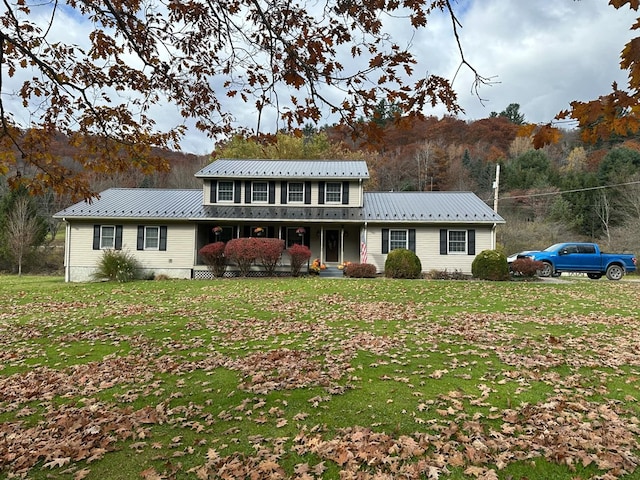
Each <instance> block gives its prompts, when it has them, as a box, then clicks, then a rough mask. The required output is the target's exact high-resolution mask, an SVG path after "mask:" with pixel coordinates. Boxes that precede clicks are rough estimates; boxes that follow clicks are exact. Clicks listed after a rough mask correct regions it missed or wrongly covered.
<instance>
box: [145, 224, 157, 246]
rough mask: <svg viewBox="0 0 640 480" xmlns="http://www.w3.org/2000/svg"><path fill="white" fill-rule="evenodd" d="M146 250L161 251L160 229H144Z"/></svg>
mask: <svg viewBox="0 0 640 480" xmlns="http://www.w3.org/2000/svg"><path fill="white" fill-rule="evenodd" d="M144 249H145V250H159V249H160V227H144Z"/></svg>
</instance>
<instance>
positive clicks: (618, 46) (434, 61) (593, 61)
mask: <svg viewBox="0 0 640 480" xmlns="http://www.w3.org/2000/svg"><path fill="white" fill-rule="evenodd" d="M308 3H309V5H316V6H317V5H319V4H322V2H318V1H316V0H310V1H309V2H308ZM454 6H455V8H456V14H457V15H458V18H459V20H460V22H461V24H462V27H461V28H460V31H459V34H460V39H461V42H462V47H463V49H464V54H465V57H466V59H467V61H468V62H469V63H471V64H472V65H473V66H474V68H476V70H477V71H478V73H480V74H481V75H483V76H484V77H488V78H491V80H492V85H491V86H484V87H482V88H481V89H480V91H479V95H480V97H481V98H478V96H476V95H475V93H474V92H473V91H472V81H473V76H472V75H471V72H470V71H469V70H468V69H465V68H464V67H463V68H462V69H461V70H460V71H459V72H458V74H457V75H456V72H457V70H458V67H459V65H460V54H459V52H458V49H457V45H456V43H455V40H454V37H453V34H452V30H451V20H450V18H449V17H448V16H447V15H444V14H437V15H434V16H432V17H430V18H429V26H428V28H427V29H426V30H424V31H422V32H421V33H420V34H418V35H416V36H414V35H413V34H414V32H408V31H406V23H403V24H402V25H403V28H397V27H396V25H397V22H396V21H394V20H393V19H386V20H385V21H384V25H385V28H386V29H388V31H389V32H390V33H391V34H392V35H393V36H394V38H395V39H396V40H397V41H398V42H399V43H400V44H401V45H405V44H410V49H411V51H412V53H414V55H415V56H416V57H417V59H418V60H419V62H420V63H419V65H418V66H417V67H416V74H419V75H425V74H436V75H440V76H443V77H445V78H448V79H454V77H455V82H454V88H455V89H456V91H457V92H458V96H459V103H460V105H461V106H462V108H463V109H464V110H465V113H464V114H463V115H460V117H461V118H463V119H465V120H475V119H480V118H486V117H488V116H489V115H490V113H491V112H493V111H495V112H500V111H502V110H504V108H505V107H506V106H507V105H509V104H510V103H518V104H520V112H521V113H523V114H524V115H525V119H526V120H527V121H529V122H536V123H541V122H544V123H546V122H549V121H551V120H552V119H553V117H554V116H555V114H556V113H558V112H559V111H560V110H563V109H566V108H568V106H569V102H570V101H572V100H590V99H594V98H597V97H598V96H600V95H603V94H606V93H608V92H609V91H610V89H611V84H612V82H614V81H617V82H618V83H619V84H620V85H621V86H625V85H626V81H627V74H626V72H623V71H621V70H620V68H619V61H620V52H621V50H622V48H623V47H624V45H625V44H626V43H627V42H628V40H629V39H631V38H632V36H633V32H631V31H630V30H629V27H630V26H631V25H632V24H633V23H634V21H635V19H636V13H637V12H633V11H631V10H630V9H628V8H626V7H625V8H624V9H621V10H616V9H614V8H613V7H611V6H609V5H608V2H607V0H580V1H575V0H482V1H480V0H458V1H455V0H454ZM67 13H71V14H72V15H71V16H69V17H65V18H64V21H63V22H60V23H58V24H57V28H58V29H59V30H58V31H57V32H55V33H56V34H57V35H59V36H61V37H62V38H61V39H62V40H63V41H64V42H65V43H78V42H81V40H79V38H80V37H82V36H85V35H87V34H88V32H89V31H90V30H91V25H89V24H88V23H87V22H86V20H85V19H82V18H81V17H78V16H77V15H75V16H74V15H73V13H75V12H73V11H69V12H67ZM403 35H404V36H405V37H406V38H403ZM76 37H77V38H76ZM3 90H4V87H3ZM334 100H337V101H339V99H336V98H334ZM227 107H228V108H229V110H230V111H232V113H233V114H234V116H235V118H236V119H237V121H238V125H239V126H245V127H249V128H255V126H256V120H257V116H256V113H255V110H254V109H252V108H251V106H247V105H244V104H242V103H241V102H239V101H235V102H233V103H229V104H228V106H227ZM154 111H155V115H154V116H155V117H156V120H157V122H158V126H159V127H160V128H162V129H164V130H167V129H171V128H174V127H175V126H176V125H178V124H180V123H181V122H182V119H181V117H180V116H179V114H178V111H177V109H176V108H175V107H172V106H171V105H159V106H158V107H157V108H156V109H155V110H154ZM424 113H425V114H427V115H437V116H441V115H443V114H444V113H446V112H445V109H444V108H443V107H436V108H435V109H433V110H429V111H425V112H424ZM334 121H335V119H332V118H330V117H325V118H324V119H323V121H322V122H321V125H324V124H332V123H334ZM271 125H272V128H271V129H272V130H275V129H276V128H278V127H281V126H282V125H281V124H277V123H276V122H275V120H272V121H271ZM262 126H263V129H269V125H268V124H265V121H264V120H263V123H262ZM182 147H183V150H184V151H185V152H189V153H195V154H199V155H203V154H208V153H210V152H211V151H212V150H213V148H214V142H213V140H211V139H208V138H206V136H205V135H204V134H201V133H199V132H197V131H195V129H189V132H188V134H187V136H186V137H185V139H184V141H183V142H182Z"/></svg>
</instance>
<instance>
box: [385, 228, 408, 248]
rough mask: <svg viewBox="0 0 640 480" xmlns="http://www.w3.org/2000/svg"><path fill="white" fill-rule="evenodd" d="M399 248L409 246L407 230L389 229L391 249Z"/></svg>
mask: <svg viewBox="0 0 640 480" xmlns="http://www.w3.org/2000/svg"><path fill="white" fill-rule="evenodd" d="M397 248H407V231H406V230H389V251H391V250H395V249H397Z"/></svg>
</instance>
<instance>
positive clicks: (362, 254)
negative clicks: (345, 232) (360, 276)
mask: <svg viewBox="0 0 640 480" xmlns="http://www.w3.org/2000/svg"><path fill="white" fill-rule="evenodd" d="M360 263H367V244H366V243H364V242H360Z"/></svg>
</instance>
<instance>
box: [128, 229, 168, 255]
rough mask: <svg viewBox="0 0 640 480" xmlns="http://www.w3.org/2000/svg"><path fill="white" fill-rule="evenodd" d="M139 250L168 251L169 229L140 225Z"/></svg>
mask: <svg viewBox="0 0 640 480" xmlns="http://www.w3.org/2000/svg"><path fill="white" fill-rule="evenodd" d="M136 248H137V250H166V249H167V227H166V226H164V225H163V226H161V227H157V226H150V227H147V226H144V225H138V243H137V246H136Z"/></svg>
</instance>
